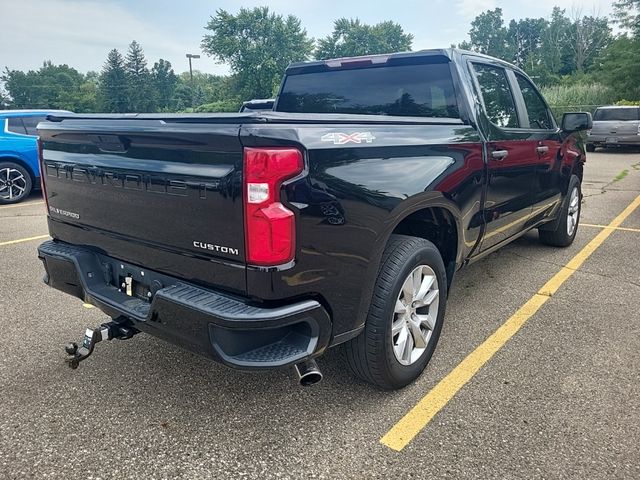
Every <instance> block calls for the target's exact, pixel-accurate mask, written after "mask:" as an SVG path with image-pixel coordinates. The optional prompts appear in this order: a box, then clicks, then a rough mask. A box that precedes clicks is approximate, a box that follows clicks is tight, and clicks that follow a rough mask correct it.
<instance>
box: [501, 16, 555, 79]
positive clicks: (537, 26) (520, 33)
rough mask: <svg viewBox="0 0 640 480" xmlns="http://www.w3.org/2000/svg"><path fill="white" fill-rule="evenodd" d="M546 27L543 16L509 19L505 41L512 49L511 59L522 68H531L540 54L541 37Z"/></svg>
mask: <svg viewBox="0 0 640 480" xmlns="http://www.w3.org/2000/svg"><path fill="white" fill-rule="evenodd" d="M546 29H547V21H546V20H545V19H544V18H524V19H521V20H517V21H516V20H511V22H510V23H509V30H508V31H507V41H508V43H509V45H511V48H512V49H513V51H514V53H513V58H512V61H513V63H515V64H516V65H517V66H519V67H520V68H523V69H533V68H534V67H535V65H536V63H537V61H538V60H539V58H540V56H541V49H542V37H543V35H544V33H545V31H546Z"/></svg>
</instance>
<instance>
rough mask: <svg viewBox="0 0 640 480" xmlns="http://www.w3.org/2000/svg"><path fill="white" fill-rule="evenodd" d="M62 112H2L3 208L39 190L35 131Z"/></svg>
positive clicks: (0, 176) (0, 173)
mask: <svg viewBox="0 0 640 480" xmlns="http://www.w3.org/2000/svg"><path fill="white" fill-rule="evenodd" d="M50 113H69V112H64V111H61V110H7V111H0V205H2V204H9V203H18V202H20V201H22V200H24V199H25V198H26V197H28V196H29V194H30V193H31V191H32V190H33V189H34V188H39V186H40V168H39V166H38V133H37V131H36V127H37V125H38V123H40V122H41V121H43V120H44V119H45V118H46V116H47V115H48V114H50Z"/></svg>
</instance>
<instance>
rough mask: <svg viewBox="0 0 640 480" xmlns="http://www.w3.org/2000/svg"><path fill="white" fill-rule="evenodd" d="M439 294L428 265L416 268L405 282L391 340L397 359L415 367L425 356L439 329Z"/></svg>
mask: <svg viewBox="0 0 640 480" xmlns="http://www.w3.org/2000/svg"><path fill="white" fill-rule="evenodd" d="M439 299H440V291H439V290H438V279H437V277H436V273H435V272H434V271H433V269H432V268H431V267H429V266H428V265H419V266H418V267H416V268H414V269H413V271H412V272H411V273H410V274H409V276H408V277H407V278H406V279H405V281H404V283H403V285H402V288H401V290H400V294H399V295H398V299H397V300H396V306H395V309H394V313H393V322H392V325H391V341H392V343H393V353H394V355H395V357H396V360H398V362H400V363H401V364H402V365H412V364H414V363H415V362H417V361H418V360H419V359H420V357H422V355H423V354H424V352H425V351H426V349H427V346H428V345H429V340H430V339H431V334H432V333H433V330H434V329H435V327H436V320H437V318H438V303H439Z"/></svg>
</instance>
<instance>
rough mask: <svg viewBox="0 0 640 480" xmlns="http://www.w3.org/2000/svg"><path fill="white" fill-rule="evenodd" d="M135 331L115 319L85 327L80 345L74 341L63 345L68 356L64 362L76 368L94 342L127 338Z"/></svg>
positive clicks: (91, 350)
mask: <svg viewBox="0 0 640 480" xmlns="http://www.w3.org/2000/svg"><path fill="white" fill-rule="evenodd" d="M137 333H139V332H138V330H136V329H134V328H132V327H129V326H127V325H126V324H124V323H123V322H119V321H117V320H114V321H111V322H108V323H103V324H102V325H100V326H99V327H97V328H94V329H91V328H87V330H86V331H85V333H84V339H83V340H82V345H81V346H80V347H78V344H77V343H75V342H72V343H69V344H68V345H67V346H65V347H64V350H65V351H66V352H67V355H69V358H67V359H66V362H67V364H68V365H69V366H70V367H71V368H73V369H74V370H75V369H76V368H78V366H79V365H80V362H81V361H83V360H86V359H87V358H89V357H90V356H91V354H92V353H93V349H94V348H95V346H96V343H98V342H101V341H103V340H113V339H114V338H117V339H120V340H127V339H129V338H131V337H133V336H134V335H135V334H137Z"/></svg>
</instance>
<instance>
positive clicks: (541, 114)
mask: <svg viewBox="0 0 640 480" xmlns="http://www.w3.org/2000/svg"><path fill="white" fill-rule="evenodd" d="M513 75H514V78H515V80H516V85H517V86H516V87H515V88H514V91H515V93H516V98H518V96H519V97H520V99H519V100H520V102H521V105H522V109H523V110H525V112H526V119H525V121H524V123H525V125H524V128H523V129H522V130H523V133H525V132H526V133H527V135H528V136H529V137H528V139H529V141H533V142H535V146H534V148H535V158H536V159H537V166H536V175H535V180H534V183H533V191H532V200H533V211H532V212H531V221H530V223H533V222H538V221H539V220H541V219H543V218H544V217H546V216H548V215H549V214H551V213H552V212H553V211H554V208H556V207H557V206H558V205H559V203H560V202H561V201H562V193H563V185H564V188H566V182H564V181H563V178H566V176H567V173H566V172H563V171H562V161H563V158H562V138H561V136H560V131H559V129H558V127H557V125H556V122H555V120H554V118H553V115H552V114H551V111H550V110H549V108H548V106H547V104H546V102H545V101H544V99H543V98H542V95H540V93H539V92H538V89H537V88H536V87H535V86H534V85H533V83H531V81H530V80H529V79H528V78H526V77H525V76H524V75H522V74H520V73H518V72H513ZM563 175H564V176H563Z"/></svg>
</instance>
